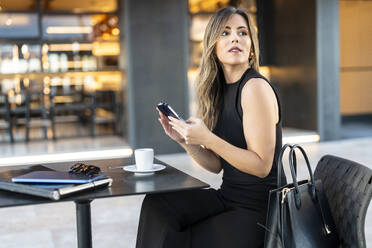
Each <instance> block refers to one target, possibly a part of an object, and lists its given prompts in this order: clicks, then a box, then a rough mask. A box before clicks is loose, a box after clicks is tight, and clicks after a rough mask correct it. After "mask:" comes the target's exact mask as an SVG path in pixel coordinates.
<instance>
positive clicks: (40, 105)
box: [26, 90, 56, 141]
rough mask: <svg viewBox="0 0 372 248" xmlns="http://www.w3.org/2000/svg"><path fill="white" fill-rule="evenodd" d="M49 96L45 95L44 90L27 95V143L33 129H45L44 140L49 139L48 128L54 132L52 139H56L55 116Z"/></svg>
mask: <svg viewBox="0 0 372 248" xmlns="http://www.w3.org/2000/svg"><path fill="white" fill-rule="evenodd" d="M49 98H50V97H49V95H45V94H44V92H43V90H40V91H36V92H31V91H29V92H27V93H26V141H29V139H30V137H29V134H30V129H31V128H38V127H41V128H43V134H44V139H48V132H47V131H48V127H49V128H51V130H52V138H53V139H55V138H56V137H55V130H54V125H53V115H52V113H51V112H50V106H47V104H46V101H49V100H48V99H49Z"/></svg>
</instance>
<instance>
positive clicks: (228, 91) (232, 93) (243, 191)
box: [213, 68, 283, 209]
mask: <svg viewBox="0 0 372 248" xmlns="http://www.w3.org/2000/svg"><path fill="white" fill-rule="evenodd" d="M252 78H262V79H264V80H265V81H266V82H267V83H268V84H269V85H270V86H271V87H272V89H273V91H274V92H275V95H276V98H277V102H278V110H279V121H278V123H277V124H276V144H275V154H274V159H273V165H272V168H271V171H270V173H269V175H268V176H267V177H265V178H259V177H256V176H253V175H250V174H247V173H244V172H242V171H240V170H238V169H236V168H235V167H234V166H232V165H230V164H229V163H228V162H226V161H225V160H224V159H222V158H220V161H221V165H222V169H223V183H222V185H221V189H220V192H221V194H222V196H223V198H225V199H226V200H228V201H230V202H232V203H234V205H236V206H240V207H245V208H252V209H262V208H264V209H265V208H266V207H267V199H268V193H269V190H270V189H273V188H275V187H276V182H277V181H276V180H277V159H278V156H279V153H280V149H281V147H282V126H281V114H280V111H281V108H280V101H279V97H278V95H277V93H276V90H275V88H274V87H273V86H272V85H271V84H270V83H269V81H268V80H267V79H266V78H265V77H263V76H262V75H261V74H259V73H258V72H257V71H255V70H254V69H252V68H249V69H247V70H246V71H245V73H244V74H243V75H242V77H241V78H240V80H238V81H237V82H235V83H230V84H227V83H226V82H225V81H222V82H221V84H222V87H223V90H222V92H223V94H222V97H221V99H220V109H219V117H218V121H217V123H216V126H215V128H214V130H213V132H214V133H215V134H216V135H217V136H219V137H220V138H222V139H224V140H225V141H227V142H229V143H230V144H232V145H234V146H237V147H239V148H243V149H247V144H246V141H245V138H244V132H243V123H242V116H243V110H242V107H241V92H242V89H243V87H244V85H245V84H246V83H247V82H248V81H249V80H250V79H252ZM248 149H249V148H248ZM282 175H283V174H282Z"/></svg>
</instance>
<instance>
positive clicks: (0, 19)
mask: <svg viewBox="0 0 372 248" xmlns="http://www.w3.org/2000/svg"><path fill="white" fill-rule="evenodd" d="M37 20H38V19H37V15H36V14H5V13H4V14H3V13H2V14H0V38H35V37H38V36H39V28H38V27H39V26H38V22H37Z"/></svg>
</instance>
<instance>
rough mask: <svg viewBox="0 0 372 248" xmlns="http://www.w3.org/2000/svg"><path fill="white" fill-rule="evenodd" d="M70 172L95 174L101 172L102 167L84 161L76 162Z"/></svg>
mask: <svg viewBox="0 0 372 248" xmlns="http://www.w3.org/2000/svg"><path fill="white" fill-rule="evenodd" d="M68 172H69V173H73V174H84V175H87V176H93V175H95V174H98V173H100V172H101V169H100V168H99V167H97V166H94V165H89V164H84V163H76V164H74V165H73V166H71V167H70V169H69V170H68Z"/></svg>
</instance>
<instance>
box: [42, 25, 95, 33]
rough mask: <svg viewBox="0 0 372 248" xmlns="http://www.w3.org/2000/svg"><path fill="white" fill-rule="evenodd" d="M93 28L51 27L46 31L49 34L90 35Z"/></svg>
mask: <svg viewBox="0 0 372 248" xmlns="http://www.w3.org/2000/svg"><path fill="white" fill-rule="evenodd" d="M92 31H93V28H92V27H86V26H50V27H48V28H47V29H46V32H47V34H90V33H92Z"/></svg>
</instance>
